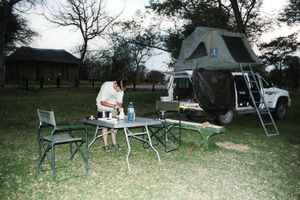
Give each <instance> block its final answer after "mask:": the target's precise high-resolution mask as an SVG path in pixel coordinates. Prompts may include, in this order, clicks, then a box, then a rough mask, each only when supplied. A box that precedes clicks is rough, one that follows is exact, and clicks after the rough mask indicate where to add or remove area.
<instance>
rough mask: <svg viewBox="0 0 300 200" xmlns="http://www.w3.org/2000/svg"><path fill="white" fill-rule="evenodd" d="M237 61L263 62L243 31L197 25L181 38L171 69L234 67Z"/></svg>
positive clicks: (245, 62)
mask: <svg viewBox="0 0 300 200" xmlns="http://www.w3.org/2000/svg"><path fill="white" fill-rule="evenodd" d="M239 64H242V65H248V64H251V65H252V66H255V65H261V64H262V62H261V60H260V59H259V58H258V57H257V56H256V55H255V53H254V52H253V50H252V48H251V46H250V45H249V42H248V40H247V39H246V36H245V35H244V34H241V33H235V32H230V31H227V30H224V29H217V28H208V27H197V28H196V29H195V30H194V32H193V33H192V34H191V35H189V36H188V37H187V38H186V39H185V40H183V42H182V47H181V50H180V54H179V57H178V59H177V62H176V64H175V67H174V71H183V70H195V69H198V68H205V69H237V68H239Z"/></svg>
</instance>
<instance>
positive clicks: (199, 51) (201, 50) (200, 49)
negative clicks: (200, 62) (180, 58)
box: [188, 42, 207, 59]
mask: <svg viewBox="0 0 300 200" xmlns="http://www.w3.org/2000/svg"><path fill="white" fill-rule="evenodd" d="M203 56H207V51H206V47H205V44H204V42H201V43H200V44H199V45H198V46H197V48H196V50H195V51H194V52H193V54H192V55H191V56H190V57H189V58H188V59H195V58H200V57H203Z"/></svg>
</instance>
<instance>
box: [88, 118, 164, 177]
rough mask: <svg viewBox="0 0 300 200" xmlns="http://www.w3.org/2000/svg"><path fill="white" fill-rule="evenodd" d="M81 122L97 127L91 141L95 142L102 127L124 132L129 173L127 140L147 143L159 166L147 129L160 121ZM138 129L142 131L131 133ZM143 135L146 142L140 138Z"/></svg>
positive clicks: (142, 119)
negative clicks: (133, 129)
mask: <svg viewBox="0 0 300 200" xmlns="http://www.w3.org/2000/svg"><path fill="white" fill-rule="evenodd" d="M82 122H83V123H84V124H89V125H94V126H97V127H96V132H95V135H94V139H93V141H95V140H96V139H97V138H99V137H101V135H99V134H98V130H99V129H101V128H103V127H106V128H110V129H123V130H124V133H125V138H126V142H127V147H128V151H127V156H126V161H127V166H128V170H129V171H130V170H131V168H130V164H129V155H130V152H131V146H130V141H129V138H133V139H137V140H140V141H143V142H146V143H148V144H149V145H150V147H151V148H152V149H153V151H154V152H155V153H156V155H157V159H158V162H159V164H161V161H160V157H159V154H158V151H157V150H156V149H155V148H154V147H153V145H152V141H151V137H150V133H149V129H148V126H153V125H160V124H161V121H159V120H154V119H149V118H144V117H136V118H135V121H133V122H130V121H128V119H127V118H125V119H123V120H116V119H114V118H113V119H106V118H104V119H99V120H97V119H95V120H90V119H83V120H82ZM138 127H140V128H143V131H141V132H133V131H132V128H138ZM144 135H147V138H148V140H146V139H144V138H142V137H141V136H144Z"/></svg>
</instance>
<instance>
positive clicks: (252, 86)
mask: <svg viewBox="0 0 300 200" xmlns="http://www.w3.org/2000/svg"><path fill="white" fill-rule="evenodd" d="M248 76H249V80H250V81H254V78H253V76H252V75H251V74H249V75H248ZM254 77H255V79H256V82H257V83H258V88H260V84H259V79H258V76H257V75H254ZM251 89H253V90H257V89H256V84H255V83H254V82H251Z"/></svg>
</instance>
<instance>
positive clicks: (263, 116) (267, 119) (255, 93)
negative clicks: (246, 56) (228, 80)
mask: <svg viewBox="0 0 300 200" xmlns="http://www.w3.org/2000/svg"><path fill="white" fill-rule="evenodd" d="M239 68H240V70H241V72H242V75H243V77H244V80H245V83H246V85H247V88H248V91H249V94H250V98H251V101H252V103H253V106H254V109H255V111H256V114H257V116H258V118H259V120H260V123H261V125H262V127H263V128H264V131H265V133H266V135H267V136H274V135H279V131H278V129H277V126H276V124H275V122H274V119H273V117H272V115H271V113H270V110H269V108H268V106H267V104H266V101H265V98H264V96H263V93H262V89H261V88H260V85H259V83H258V79H257V78H256V76H255V74H254V72H253V70H252V67H251V65H250V64H249V65H248V66H243V65H242V64H239ZM247 74H248V77H249V78H247ZM255 97H256V98H255ZM257 98H259V100H256V99H257Z"/></svg>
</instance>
